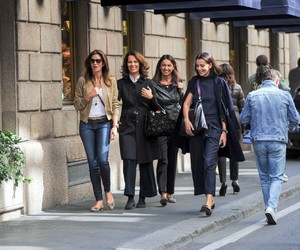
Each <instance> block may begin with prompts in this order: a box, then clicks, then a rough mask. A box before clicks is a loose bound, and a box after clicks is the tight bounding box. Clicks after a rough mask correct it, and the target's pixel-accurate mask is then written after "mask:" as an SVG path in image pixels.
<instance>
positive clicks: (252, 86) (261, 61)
mask: <svg viewBox="0 0 300 250" xmlns="http://www.w3.org/2000/svg"><path fill="white" fill-rule="evenodd" d="M256 65H257V69H256V73H255V74H253V75H251V76H250V77H249V78H248V80H247V83H248V93H250V92H251V91H253V90H257V89H259V88H260V87H261V84H262V75H263V72H264V71H265V70H267V69H272V66H271V65H270V63H269V59H268V57H267V56H266V55H259V56H258V57H257V58H256ZM278 87H279V88H280V89H282V90H287V91H290V88H289V86H288V85H287V83H286V81H285V80H284V78H283V77H282V76H281V74H280V79H279V86H278Z"/></svg>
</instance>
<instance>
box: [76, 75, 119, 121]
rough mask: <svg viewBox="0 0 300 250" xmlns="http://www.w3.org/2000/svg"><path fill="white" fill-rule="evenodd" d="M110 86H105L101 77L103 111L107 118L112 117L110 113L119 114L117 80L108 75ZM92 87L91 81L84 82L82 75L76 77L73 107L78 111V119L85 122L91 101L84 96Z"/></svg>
mask: <svg viewBox="0 0 300 250" xmlns="http://www.w3.org/2000/svg"><path fill="white" fill-rule="evenodd" d="M109 80H110V81H111V86H110V87H107V86H106V85H105V83H104V81H103V79H102V78H101V88H102V90H103V95H104V100H105V111H106V116H107V119H108V120H111V119H112V115H119V113H120V102H119V100H118V87H117V81H116V79H115V78H114V77H110V78H109ZM93 88H94V85H93V83H92V82H91V81H88V82H86V81H85V78H84V77H80V78H79V79H78V82H77V85H76V89H75V99H74V107H75V109H76V110H78V111H80V120H82V121H84V122H87V121H88V117H89V113H90V110H91V105H92V101H91V100H90V101H87V100H86V99H85V96H86V95H87V94H88V93H89V92H90V91H91V90H92V89H93Z"/></svg>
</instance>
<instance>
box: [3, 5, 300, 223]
mask: <svg viewBox="0 0 300 250" xmlns="http://www.w3.org/2000/svg"><path fill="white" fill-rule="evenodd" d="M0 13H1V15H0V54H1V58H0V129H1V130H3V131H5V130H10V131H12V132H14V133H16V134H18V135H19V136H21V137H22V139H23V142H22V144H21V147H22V149H23V151H24V153H25V156H26V162H27V163H26V170H25V174H26V176H29V177H31V178H32V180H33V181H32V183H31V184H29V185H24V186H23V187H18V188H16V189H15V188H14V187H13V185H12V183H9V182H8V183H3V184H2V187H1V188H0V220H1V219H2V220H5V219H9V218H11V217H14V216H18V215H20V214H21V213H24V214H28V213H30V214H32V213H37V212H40V211H42V210H44V209H48V208H51V207H54V206H56V205H62V204H67V203H70V202H76V201H78V200H82V199H91V198H93V194H92V189H91V185H90V183H89V173H88V167H87V163H86V156H85V152H84V149H83V146H82V143H81V140H80V137H79V135H78V124H79V119H78V113H77V112H76V110H75V109H74V107H73V105H72V100H73V96H74V88H75V85H76V80H77V79H78V77H79V76H80V75H82V74H83V70H84V65H83V62H84V59H85V57H86V56H87V54H88V53H89V52H90V51H91V50H94V49H101V50H103V51H104V52H105V53H106V54H107V56H108V59H109V64H110V69H111V74H112V75H114V76H115V77H116V78H117V79H118V78H120V77H121V73H120V68H121V64H122V60H123V55H124V54H125V53H126V52H127V51H128V50H130V49H135V50H138V51H140V52H142V53H143V54H144V55H145V57H146V59H147V60H148V63H149V65H150V74H149V75H150V76H152V75H153V73H154V70H155V66H156V63H157V61H158V59H159V58H160V56H161V55H163V54H171V55H173V56H174V58H175V59H176V61H177V63H178V69H179V71H180V77H181V78H182V79H184V80H185V83H186V84H187V82H188V80H189V79H190V78H191V77H192V76H193V74H194V71H193V63H194V58H195V57H196V55H197V54H198V53H199V52H203V51H207V52H209V53H211V54H212V55H213V56H214V58H215V59H216V60H217V62H218V63H224V62H229V63H231V64H232V65H233V67H234V69H235V71H236V76H237V80H238V82H239V83H240V84H241V86H242V87H243V89H244V91H245V92H247V86H246V79H247V77H248V76H249V75H251V74H253V73H254V72H255V71H256V65H255V59H256V57H257V55H259V54H266V55H267V56H268V57H269V58H270V61H271V65H272V66H273V67H274V68H276V69H278V70H279V71H280V72H281V73H282V74H283V76H284V77H285V78H287V75H288V72H289V69H290V68H293V67H295V66H296V62H297V59H298V56H299V37H298V34H285V33H272V32H270V31H269V30H268V29H262V30H257V29H255V28H254V27H252V26H248V27H242V28H236V27H233V26H232V25H231V23H229V22H224V23H213V22H210V21H209V20H208V19H207V20H206V19H202V20H191V19H189V17H188V15H187V14H184V13H181V14H176V15H156V14H154V12H153V11H151V10H148V11H139V12H128V11H126V10H125V9H124V8H123V7H102V6H101V1H100V0H77V1H66V0H51V1H50V0H11V1H5V0H0ZM110 163H111V171H112V174H111V176H112V189H113V190H122V188H123V186H124V183H123V173H122V162H121V160H120V154H119V145H118V141H114V142H112V143H111V151H110ZM186 170H189V161H188V156H183V155H179V171H186Z"/></svg>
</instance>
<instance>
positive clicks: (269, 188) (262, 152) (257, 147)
mask: <svg viewBox="0 0 300 250" xmlns="http://www.w3.org/2000/svg"><path fill="white" fill-rule="evenodd" d="M253 149H254V153H255V158H256V165H257V169H258V173H259V177H260V181H261V187H262V194H263V198H264V203H265V207H266V208H268V207H270V208H272V209H273V210H274V211H275V212H276V211H277V206H278V200H279V197H280V192H281V185H282V176H283V173H284V169H285V164H286V157H285V155H286V144H285V143H282V142H274V141H256V142H253Z"/></svg>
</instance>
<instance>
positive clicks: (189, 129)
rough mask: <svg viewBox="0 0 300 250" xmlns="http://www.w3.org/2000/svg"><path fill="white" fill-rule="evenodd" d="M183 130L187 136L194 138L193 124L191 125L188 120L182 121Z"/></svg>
mask: <svg viewBox="0 0 300 250" xmlns="http://www.w3.org/2000/svg"><path fill="white" fill-rule="evenodd" d="M184 128H185V133H186V134H187V135H188V136H194V133H193V131H194V127H193V124H192V123H191V121H190V119H188V118H186V119H184Z"/></svg>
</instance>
